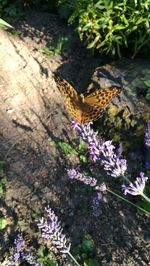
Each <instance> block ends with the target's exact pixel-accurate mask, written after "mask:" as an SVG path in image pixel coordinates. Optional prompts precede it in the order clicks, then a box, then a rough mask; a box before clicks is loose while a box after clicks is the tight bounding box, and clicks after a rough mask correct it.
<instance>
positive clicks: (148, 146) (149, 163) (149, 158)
mask: <svg viewBox="0 0 150 266" xmlns="http://www.w3.org/2000/svg"><path fill="white" fill-rule="evenodd" d="M144 142H145V168H146V169H150V120H149V122H148V124H147V129H146V131H145V138H144Z"/></svg>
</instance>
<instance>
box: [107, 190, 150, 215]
mask: <svg viewBox="0 0 150 266" xmlns="http://www.w3.org/2000/svg"><path fill="white" fill-rule="evenodd" d="M106 190H107V191H108V192H110V193H111V194H113V195H115V196H116V197H118V198H119V199H122V200H124V201H126V202H128V203H129V204H131V205H132V206H134V207H136V208H138V209H139V210H141V211H143V212H145V213H147V214H150V212H148V211H146V210H144V209H143V208H141V207H139V206H138V205H136V204H134V203H132V202H131V201H130V200H127V199H125V198H124V197H122V196H120V195H119V194H117V193H115V192H113V191H112V190H110V189H108V188H107V189H106ZM144 196H145V195H144Z"/></svg>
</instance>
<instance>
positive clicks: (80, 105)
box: [54, 73, 121, 124]
mask: <svg viewBox="0 0 150 266" xmlns="http://www.w3.org/2000/svg"><path fill="white" fill-rule="evenodd" d="M54 79H55V81H56V84H57V86H58V89H59V91H60V92H61V93H62V94H63V96H64V98H65V103H66V109H67V111H68V113H69V114H70V115H71V117H72V118H73V119H74V120H76V121H77V122H78V123H79V124H86V123H89V122H91V121H95V120H97V119H98V118H99V117H100V115H101V113H102V112H103V110H104V108H105V107H106V106H107V104H108V103H109V102H110V101H111V100H112V98H113V97H115V96H116V95H118V94H119V93H120V92H121V88H120V87H116V86H114V87H110V88H99V89H96V90H95V91H94V92H91V93H88V94H87V95H86V96H84V95H83V94H82V93H81V94H79V93H78V92H77V91H76V90H75V89H74V88H73V87H72V86H71V84H69V82H68V81H66V80H65V79H64V78H63V77H61V76H60V75H59V74H57V73H54Z"/></svg>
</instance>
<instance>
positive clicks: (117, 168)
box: [72, 121, 127, 177]
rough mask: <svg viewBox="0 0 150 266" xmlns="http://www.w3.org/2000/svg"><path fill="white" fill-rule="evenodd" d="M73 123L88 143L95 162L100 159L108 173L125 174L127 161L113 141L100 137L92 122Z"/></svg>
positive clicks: (114, 175)
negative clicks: (83, 123) (92, 126)
mask: <svg viewBox="0 0 150 266" xmlns="http://www.w3.org/2000/svg"><path fill="white" fill-rule="evenodd" d="M72 124H73V127H74V129H75V130H76V131H77V134H78V136H80V137H82V139H83V140H84V141H85V142H86V143H87V144H88V146H89V150H90V154H91V156H92V159H93V161H94V162H96V161H98V160H99V161H100V163H101V165H103V167H104V170H106V172H107V174H108V175H111V176H113V177H118V176H121V175H124V173H125V172H126V170H127V162H126V160H125V159H122V158H121V154H120V151H119V150H118V151H116V148H115V146H114V145H113V144H112V141H104V140H103V139H102V138H100V137H98V135H97V132H94V130H93V129H92V128H91V125H92V123H91V122H90V123H88V124H85V125H80V124H78V123H77V122H74V121H73V122H72Z"/></svg>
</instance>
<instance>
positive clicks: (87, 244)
mask: <svg viewBox="0 0 150 266" xmlns="http://www.w3.org/2000/svg"><path fill="white" fill-rule="evenodd" d="M82 248H83V249H84V251H85V252H87V253H88V252H92V251H94V249H95V245H94V242H93V240H92V239H84V240H83V242H82Z"/></svg>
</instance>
